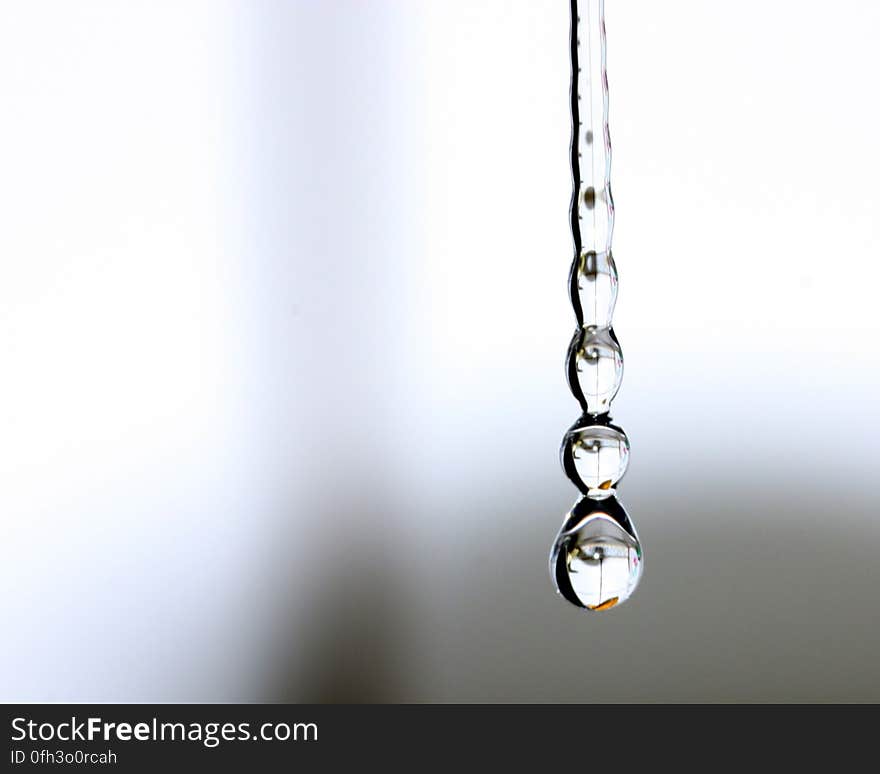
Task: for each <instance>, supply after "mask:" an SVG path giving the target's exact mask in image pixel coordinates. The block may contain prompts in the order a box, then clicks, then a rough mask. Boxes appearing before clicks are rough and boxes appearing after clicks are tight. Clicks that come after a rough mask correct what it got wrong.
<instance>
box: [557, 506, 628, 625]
mask: <svg viewBox="0 0 880 774" xmlns="http://www.w3.org/2000/svg"><path fill="white" fill-rule="evenodd" d="M550 573H551V575H552V576H553V579H554V581H555V582H556V589H557V591H559V593H560V594H561V595H562V596H563V597H565V598H566V599H567V600H568V601H569V602H571V603H572V604H574V605H577V606H578V607H585V608H587V609H588V610H610V609H611V608H612V607H615V606H616V605H619V604H620V603H621V602H625V601H626V600H627V599H628V598H629V597H630V596H631V595H632V593H633V592H634V591H635V589H636V586H638V583H639V580H640V578H641V576H642V547H641V545H640V543H639V539H638V536H637V535H636V533H635V530H634V529H633V527H632V524H631V523H630V521H629V518H628V517H627V515H626V512H625V511H624V510H623V507H622V506H621V505H620V503H618V502H617V500H616V499H615V498H613V497H610V498H608V499H607V500H601V501H595V500H591V499H590V498H586V497H585V498H584V499H583V500H581V501H580V502H578V503H577V505H575V507H574V508H572V510H571V512H570V513H569V514H568V516H567V517H566V520H565V523H564V524H563V526H562V529H561V530H560V532H559V535H558V537H557V538H556V543H555V544H554V546H553V550H552V552H551V554H550Z"/></svg>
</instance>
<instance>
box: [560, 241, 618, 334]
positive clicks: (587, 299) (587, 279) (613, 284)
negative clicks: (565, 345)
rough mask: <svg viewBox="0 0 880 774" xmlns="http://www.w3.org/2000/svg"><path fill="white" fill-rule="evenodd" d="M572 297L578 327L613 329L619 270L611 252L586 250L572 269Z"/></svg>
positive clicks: (575, 260)
mask: <svg viewBox="0 0 880 774" xmlns="http://www.w3.org/2000/svg"><path fill="white" fill-rule="evenodd" d="M569 294H570V296H571V303H572V306H573V307H574V313H575V316H576V317H577V321H578V325H580V326H581V327H584V326H588V327H589V326H594V327H596V328H608V327H610V326H611V316H612V315H613V314H614V304H615V303H616V301H617V267H616V266H615V265H614V258H613V257H612V255H611V253H610V252H607V253H596V252H593V251H592V250H585V251H582V252H581V253H580V255H578V256H577V257H576V258H575V259H574V263H573V264H572V267H571V274H570V276H569Z"/></svg>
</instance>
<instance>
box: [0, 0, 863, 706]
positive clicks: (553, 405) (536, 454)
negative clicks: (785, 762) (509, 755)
mask: <svg viewBox="0 0 880 774" xmlns="http://www.w3.org/2000/svg"><path fill="white" fill-rule="evenodd" d="M606 6H607V21H608V34H609V49H608V67H609V78H610V84H611V132H612V142H613V145H614V159H613V185H614V192H615V201H616V205H617V220H616V232H615V257H616V259H617V263H618V267H619V269H620V274H621V289H620V298H619V302H618V307H617V311H616V314H615V327H616V330H617V333H618V335H619V337H620V339H621V342H622V345H623V350H624V357H625V360H626V373H625V377H624V385H623V388H622V391H621V393H620V395H619V397H618V399H617V400H616V401H615V411H614V415H615V418H616V420H617V421H618V422H619V423H620V424H621V425H622V426H624V427H625V428H626V430H627V432H628V433H629V435H630V438H631V440H632V444H633V456H632V463H631V466H630V470H629V473H628V474H627V477H626V479H625V480H624V482H623V483H622V485H621V487H620V494H621V500H622V502H623V503H624V504H625V505H626V507H627V509H628V510H629V512H630V514H631V516H632V518H633V519H634V521H635V522H636V524H637V525H638V528H639V531H640V535H641V538H642V542H643V544H644V546H645V551H646V572H645V576H644V579H643V585H642V587H641V588H640V589H639V591H638V592H637V594H636V595H635V596H634V597H633V599H632V600H631V601H630V602H628V603H627V604H626V605H624V606H623V607H621V609H620V610H616V611H614V612H613V613H611V614H608V615H601V616H600V615H595V616H589V615H583V614H579V612H578V611H576V610H574V609H573V608H569V607H568V606H567V605H566V604H565V603H563V602H562V601H561V600H560V599H558V598H557V597H556V596H555V594H554V593H553V590H552V586H551V583H550V580H549V578H548V576H547V570H546V555H547V551H548V548H549V545H550V542H551V541H552V539H553V537H554V535H555V532H556V529H557V528H558V526H559V523H560V522H561V519H562V516H563V514H564V512H565V510H566V509H567V507H568V506H569V505H570V504H571V503H572V502H573V500H574V491H573V489H572V488H571V487H570V485H569V484H568V483H567V482H566V481H565V479H564V477H563V475H562V473H561V470H560V469H559V465H558V460H557V454H556V452H557V446H558V442H559V439H560V437H561V435H562V433H563V431H564V430H565V428H566V427H568V425H570V424H571V423H572V422H573V421H574V419H575V418H576V413H577V412H576V408H575V403H574V401H573V400H572V399H571V397H570V395H569V394H568V392H567V390H566V387H565V384H564V377H563V368H562V361H563V357H564V352H565V348H566V346H567V343H568V339H569V337H570V335H571V331H572V327H573V318H572V314H571V311H570V309H569V307H568V305H567V303H568V302H567V298H566V284H565V283H566V275H567V271H568V266H569V262H570V257H571V242H570V237H569V234H568V225H567V207H568V204H569V197H570V185H571V183H570V173H569V169H568V142H569V116H568V77H569V74H568V66H569V65H568V52H567V36H568V8H567V4H566V3H562V2H551V0H546V1H542V2H534V1H533V0H529V1H526V0H479V1H469V2H440V1H439V0H438V1H437V2H432V1H428V0H419V2H415V0H413V1H412V2H393V1H392V0H385V1H380V0H373V1H371V2H370V3H363V2H355V0H335V1H334V2H322V3H313V2H305V1H302V2H300V1H298V0H286V1H285V0H276V1H275V2H269V1H268V0H263V1H261V2H256V3H251V2H248V3H246V2H239V1H238V0H227V1H226V2H221V3H216V2H207V1H205V2H199V1H196V0H186V2H176V3H170V2H168V3H165V2H162V3H155V2H153V3H146V2H128V3H125V4H118V3H110V2H98V1H97V0H89V1H88V2H79V3H76V4H69V3H62V2H37V3H34V2H27V3H25V2H9V3H5V4H4V5H3V6H2V8H0V93H2V94H3V95H4V120H3V121H2V123H0V170H2V174H0V211H2V213H3V218H2V227H0V353H2V364H0V530H2V532H0V588H2V592H0V616H2V619H3V621H4V622H5V623H4V631H5V636H4V637H3V638H2V644H0V656H2V658H0V665H2V666H0V699H6V700H12V699H21V700H46V699H55V700H65V699H67V700H111V701H112V700H127V701H141V700H144V701H145V700H230V699H242V700H269V699H287V700H292V701H337V700H338V701H346V700H349V701H361V700H378V701H382V700H419V701H439V700H442V701H455V700H464V701H471V700H489V701H492V700H505V701H517V700H531V701H614V700H651V701H663V700H671V701H675V700H713V699H715V700H756V701H762V700H777V701H785V700H868V699H873V700H877V699H880V670H878V667H877V666H876V664H875V657H876V653H877V651H878V648H880V623H878V621H877V618H876V616H874V615H872V610H873V608H874V607H876V589H877V585H878V583H880V569H878V567H880V565H878V562H877V560H876V555H877V551H878V549H880V527H878V524H877V520H876V515H877V512H878V505H880V496H878V495H877V493H876V490H875V488H874V471H873V466H874V460H875V459H876V458H877V453H878V445H877V440H876V439H877V436H878V433H877V431H878V430H880V420H878V417H877V414H876V411H875V410H874V407H875V404H876V399H875V395H876V393H877V388H878V383H880V360H878V350H877V346H876V342H875V339H876V334H877V332H878V324H877V321H876V318H875V307H876V304H875V303H874V298H873V296H874V288H875V287H876V286H877V285H878V282H880V268H878V263H877V261H876V260H875V258H876V256H877V255H878V248H880V234H878V231H877V226H876V221H877V219H876V212H877V209H878V206H880V193H878V190H877V189H876V186H875V184H874V181H875V180H876V179H878V177H880V174H878V173H880V156H878V154H877V153H876V148H875V139H874V138H875V135H876V128H877V125H878V119H880V115H878V112H877V106H876V104H875V102H876V100H872V99H871V98H870V94H871V93H872V89H873V80H872V78H873V73H876V72H877V71H878V67H880V51H878V50H877V48H876V46H875V45H874V43H873V37H872V31H873V30H876V29H877V25H878V22H880V10H878V9H877V8H876V7H875V6H873V5H872V4H869V3H861V2H855V1H854V0H848V1H847V2H841V3H838V4H836V5H835V6H834V9H833V12H834V16H832V17H829V16H828V6H827V4H824V3H819V2H798V3H795V2H783V1H782V0H778V2H773V3H758V2H754V1H752V0H749V1H748V2H744V3H740V4H738V5H737V6H736V7H732V6H731V7H727V6H718V5H717V4H708V3H700V2H696V0H688V1H687V2H679V3H674V4H661V3H650V2H634V1H633V0H630V2H625V3H624V2H620V3H618V2H614V0H608V3H607V4H606Z"/></svg>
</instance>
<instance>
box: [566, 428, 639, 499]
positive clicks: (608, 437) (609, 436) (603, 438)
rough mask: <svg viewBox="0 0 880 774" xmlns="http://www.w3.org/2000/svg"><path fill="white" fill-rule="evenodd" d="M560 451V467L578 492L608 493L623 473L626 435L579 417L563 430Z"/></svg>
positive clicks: (627, 454) (597, 496)
mask: <svg viewBox="0 0 880 774" xmlns="http://www.w3.org/2000/svg"><path fill="white" fill-rule="evenodd" d="M561 454H562V467H563V468H564V469H565V472H566V474H567V475H568V477H569V478H570V479H571V480H572V482H573V483H574V485H575V486H577V487H578V489H580V490H581V492H583V493H584V494H585V495H589V496H590V497H593V498H603V497H608V496H609V495H610V494H612V492H613V488H614V486H615V485H616V484H617V482H618V481H620V479H621V478H623V474H624V473H626V466H627V464H628V463H629V439H628V438H627V437H626V433H624V432H623V430H621V429H620V428H619V427H616V426H615V425H612V424H608V423H602V424H594V423H593V422H592V421H591V420H585V421H584V420H582V421H580V422H578V423H577V424H576V425H575V426H574V427H572V428H571V430H569V431H568V432H567V433H566V434H565V437H564V438H563V439H562V449H561Z"/></svg>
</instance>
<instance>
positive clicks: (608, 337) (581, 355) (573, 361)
mask: <svg viewBox="0 0 880 774" xmlns="http://www.w3.org/2000/svg"><path fill="white" fill-rule="evenodd" d="M567 370H568V386H569V388H570V389H571V391H572V393H573V394H574V396H575V398H577V399H578V401H579V402H580V404H581V409H582V410H583V411H585V412H586V413H588V414H593V415H594V416H595V415H598V414H605V413H607V412H608V409H609V408H610V406H611V400H612V398H614V396H615V395H616V394H617V390H618V389H619V388H620V381H621V379H623V353H622V352H621V351H620V344H619V343H618V341H617V338H616V337H615V336H614V333H613V331H612V330H611V329H610V328H596V327H595V326H590V327H587V328H581V329H580V330H578V331H577V332H576V333H575V335H574V338H573V339H572V342H571V346H570V347H569V349H568V362H567Z"/></svg>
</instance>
